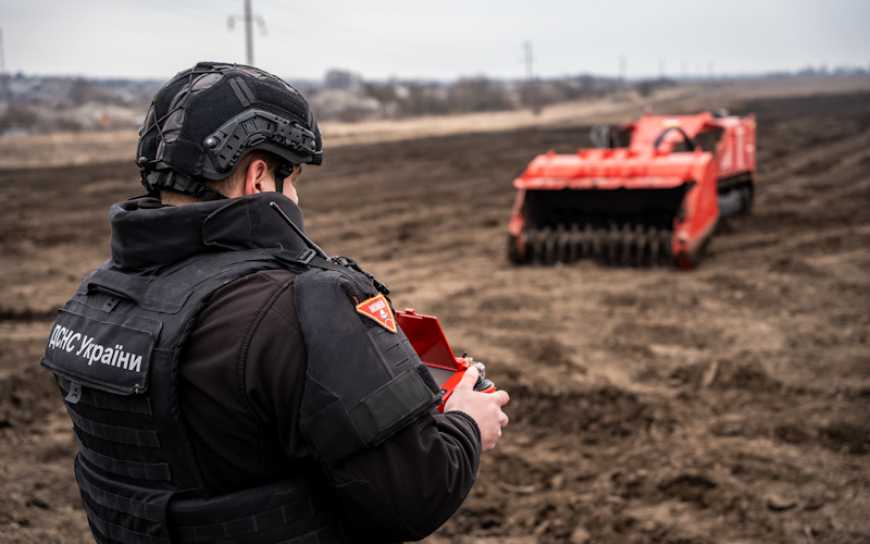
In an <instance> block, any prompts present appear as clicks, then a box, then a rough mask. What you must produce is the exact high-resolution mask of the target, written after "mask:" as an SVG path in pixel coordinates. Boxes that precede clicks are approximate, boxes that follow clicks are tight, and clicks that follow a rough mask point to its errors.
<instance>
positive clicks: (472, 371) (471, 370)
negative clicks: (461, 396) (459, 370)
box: [456, 366, 480, 389]
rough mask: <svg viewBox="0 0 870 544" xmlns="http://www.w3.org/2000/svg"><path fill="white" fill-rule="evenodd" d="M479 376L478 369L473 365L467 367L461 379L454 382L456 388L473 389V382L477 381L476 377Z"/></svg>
mask: <svg viewBox="0 0 870 544" xmlns="http://www.w3.org/2000/svg"><path fill="white" fill-rule="evenodd" d="M479 377H480V371H479V370H478V369H476V368H475V367H474V366H470V367H468V370H466V371H465V374H463V375H462V379H461V380H459V383H458V384H456V389H474V384H476V383H477V378H479Z"/></svg>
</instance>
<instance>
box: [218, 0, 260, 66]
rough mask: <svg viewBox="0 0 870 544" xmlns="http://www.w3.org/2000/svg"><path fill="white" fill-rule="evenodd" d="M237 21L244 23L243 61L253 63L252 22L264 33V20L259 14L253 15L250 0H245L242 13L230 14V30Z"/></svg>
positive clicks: (228, 24)
mask: <svg viewBox="0 0 870 544" xmlns="http://www.w3.org/2000/svg"><path fill="white" fill-rule="evenodd" d="M237 21H242V23H243V24H244V25H245V62H246V63H247V64H248V65H250V66H253V65H254V23H255V22H256V23H257V26H259V27H260V32H262V33H263V34H265V33H266V21H265V20H264V19H263V18H262V17H260V16H259V15H255V14H254V11H253V9H252V8H251V0H245V12H244V14H242V15H230V17H229V19H227V26H228V27H229V29H230V30H232V29H233V27H235V25H236V22H237Z"/></svg>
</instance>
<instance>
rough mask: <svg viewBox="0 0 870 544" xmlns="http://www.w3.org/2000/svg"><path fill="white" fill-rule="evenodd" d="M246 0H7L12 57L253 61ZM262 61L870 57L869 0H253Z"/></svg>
mask: <svg viewBox="0 0 870 544" xmlns="http://www.w3.org/2000/svg"><path fill="white" fill-rule="evenodd" d="M242 5H243V2H242V0H147V1H145V0H0V29H2V31H3V37H4V45H5V48H4V49H5V58H6V67H7V70H9V71H19V70H20V71H24V72H26V73H40V74H83V75H95V76H118V77H153V78H159V79H165V78H167V77H168V76H170V75H172V74H174V73H176V72H178V71H179V70H182V69H184V68H186V67H188V66H190V65H192V64H194V63H195V62H196V61H198V60H226V61H237V62H243V61H244V38H243V30H242V27H241V26H239V25H237V26H236V28H235V29H234V30H229V29H228V28H227V18H228V16H229V15H230V14H240V13H241V11H242ZM253 5H254V10H255V12H256V13H257V14H259V15H261V16H262V17H263V18H264V19H265V21H266V27H267V28H266V34H265V35H263V34H261V33H260V32H259V31H258V32H257V36H256V45H255V61H256V64H257V65H258V66H260V67H262V68H265V69H267V70H269V71H272V72H275V73H277V74H280V75H282V76H286V77H291V78H319V77H321V76H322V75H323V73H324V72H325V71H326V70H327V69H328V68H331V67H341V68H348V69H351V70H354V71H356V72H359V73H362V74H363V75H364V76H366V77H368V78H386V77H390V76H397V77H401V78H407V77H425V78H434V79H453V78H456V77H460V76H463V75H476V74H487V75H492V76H504V77H520V76H522V75H523V73H524V68H523V63H522V58H523V53H522V44H523V42H524V41H530V42H531V43H532V44H533V51H534V57H535V62H534V71H535V73H536V74H538V75H543V76H552V75H562V74H576V73H581V72H592V73H596V74H613V75H615V74H617V73H618V66H619V58H620V55H624V56H625V59H626V66H627V72H628V75H629V77H637V76H642V75H656V74H658V73H659V70H660V66H662V64H663V65H664V68H665V71H666V73H667V74H669V75H680V74H681V73H682V72H683V70H684V69H685V70H686V71H687V72H688V73H692V72H700V73H707V71H708V69H709V67H710V66H711V64H712V68H713V70H715V72H716V73H720V74H721V73H733V72H763V71H769V70H778V69H795V68H799V67H803V66H807V65H810V64H811V65H813V66H820V65H822V64H827V65H829V66H835V65H842V64H851V65H862V66H865V67H866V66H870V37H868V36H870V0H610V1H598V0H585V1H584V0H575V1H568V0H564V1H557V0H529V1H520V0H497V1H475V0H465V1H461V0H455V1H454V0H429V1H419V0H418V1H413V0H384V1H378V0H369V1H361V0H357V1H350V0H348V1H342V0H307V1H305V2H300V1H296V0H253Z"/></svg>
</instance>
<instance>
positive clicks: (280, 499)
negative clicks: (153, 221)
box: [42, 249, 439, 544]
mask: <svg viewBox="0 0 870 544" xmlns="http://www.w3.org/2000/svg"><path fill="white" fill-rule="evenodd" d="M278 268H285V269H289V270H291V271H293V272H295V273H297V274H298V276H297V280H296V281H297V286H298V287H297V294H296V296H297V301H298V309H299V310H298V311H299V317H300V323H301V324H302V328H303V333H304V334H305V336H306V339H305V342H306V346H307V351H308V353H309V355H308V364H307V371H306V378H307V379H308V381H307V382H306V392H305V396H304V398H303V403H302V413H301V420H302V425H303V430H304V431H305V432H306V434H307V435H308V436H309V437H310V439H311V441H312V444H313V446H314V450H315V451H316V452H317V454H318V457H319V460H320V461H321V462H324V463H331V462H335V461H337V460H340V459H342V458H344V457H346V456H348V455H350V454H352V453H354V452H356V451H358V450H360V449H362V448H365V447H370V446H372V445H375V444H377V443H378V442H380V441H382V440H384V439H385V438H387V437H388V436H389V435H390V434H391V433H394V432H395V431H396V430H397V429H400V428H401V427H402V426H404V425H407V424H408V423H409V422H410V421H412V420H413V419H415V418H416V417H418V416H419V415H420V414H421V413H423V412H424V411H427V410H431V409H432V408H433V406H435V405H436V404H437V403H438V401H439V395H438V387H437V385H436V384H435V383H434V381H433V380H432V379H431V376H429V374H428V372H427V371H426V370H425V367H423V366H422V365H421V364H420V362H419V359H418V358H417V357H416V355H415V354H414V352H413V349H412V348H411V346H410V343H409V342H408V340H407V338H405V336H404V335H403V334H402V333H401V330H399V331H398V333H397V334H390V335H387V336H385V335H384V334H383V332H384V331H383V329H382V328H380V327H377V326H374V327H373V326H371V325H369V324H367V323H366V322H365V320H364V319H362V318H360V316H359V315H356V314H355V313H353V311H352V309H353V305H352V303H353V302H354V301H356V300H357V299H360V300H363V299H365V298H368V297H370V296H372V294H374V293H377V288H376V287H375V285H376V283H374V282H373V279H372V278H371V276H368V275H367V274H365V273H362V272H361V271H359V270H358V269H354V268H352V267H348V266H343V264H342V263H341V262H336V261H333V260H325V259H322V258H320V257H317V256H315V255H314V252H313V251H311V250H308V249H305V250H301V251H292V250H283V249H249V250H243V251H224V252H217V253H214V252H213V253H203V254H198V255H195V256H193V257H190V258H188V259H185V260H183V261H182V262H179V263H177V264H175V265H172V266H170V267H167V268H165V269H160V270H159V271H157V272H154V273H151V274H140V273H128V272H123V271H121V270H119V269H117V268H115V267H114V266H113V265H111V263H107V264H106V265H104V266H103V267H101V268H100V269H98V270H97V271H95V272H93V273H92V274H91V275H90V276H88V277H86V278H85V280H84V281H83V282H82V284H81V286H80V287H79V289H78V291H77V292H76V294H75V296H74V297H73V298H72V299H71V300H70V301H69V302H67V304H66V305H65V306H64V307H63V308H62V309H61V310H60V311H59V315H58V317H57V319H56V320H55V322H54V324H53V326H52V329H51V335H50V338H49V342H48V346H47V348H46V351H45V356H44V358H43V362H42V364H43V366H45V367H47V368H48V369H50V370H51V371H52V372H53V373H54V374H55V375H56V377H57V380H58V383H59V384H60V386H61V389H62V392H63V395H64V402H65V404H66V407H67V410H68V412H69V415H70V418H71V419H72V421H73V424H74V431H75V436H76V440H77V442H78V449H79V452H78V455H77V456H76V460H75V475H76V480H77V482H78V484H79V486H80V489H81V495H82V501H83V505H84V508H85V510H86V512H87V517H88V521H89V523H90V525H91V529H92V531H93V533H94V536H95V538H96V540H97V542H98V543H99V544H104V543H115V542H121V543H127V544H163V543H167V544H168V543H174V542H181V543H187V542H220V543H235V542H246V543H266V542H269V543H272V542H281V543H287V544H290V543H293V544H303V543H305V544H307V543H309V542H310V543H328V542H345V541H346V540H347V539H346V537H345V536H344V535H343V532H342V530H341V523H340V520H339V519H338V518H337V517H336V516H335V514H334V513H333V512H331V509H330V507H329V505H323V504H320V503H318V499H317V496H318V489H317V482H310V481H306V479H305V478H300V479H299V480H295V481H283V482H276V483H274V484H271V485H269V486H264V487H258V488H252V489H248V490H243V491H240V492H236V493H232V494H229V495H222V496H216V497H215V496H208V495H207V493H206V492H205V490H204V488H203V478H202V475H201V472H200V468H199V467H198V466H197V463H196V459H195V456H194V454H193V448H192V446H191V442H190V438H189V436H188V432H187V430H186V427H185V423H184V421H183V419H182V414H181V409H180V402H179V397H178V375H179V364H180V363H181V361H180V360H179V359H180V356H182V355H183V348H184V344H185V340H186V338H187V336H188V334H189V332H190V330H191V328H192V326H193V324H194V320H195V318H196V316H197V314H198V312H199V311H200V310H201V309H202V308H203V306H204V305H205V303H206V302H207V301H208V298H209V296H210V295H211V294H212V293H213V292H214V291H215V290H216V289H218V288H220V287H222V286H224V285H227V284H228V283H230V282H232V281H234V280H236V279H239V278H241V277H243V276H245V275H248V274H252V273H255V272H258V271H261V270H268V269H278ZM348 307H349V308H351V311H350V312H347V313H346V315H345V314H343V313H342V312H346V308H348ZM336 319H339V320H345V321H343V322H342V323H341V326H339V327H336V325H335V321H334V320H336ZM323 331H330V333H329V334H324V333H323ZM331 331H337V333H336V334H338V335H339V337H335V336H334V335H333V333H332V332H331ZM276 341H280V339H276ZM355 358H356V359H359V358H369V362H368V363H366V365H363V368H368V370H367V371H365V372H363V373H362V374H354V373H355V372H356V371H355V367H354V366H353V364H348V361H351V363H352V362H353V360H354V359H355ZM372 361H373V362H374V364H372ZM309 382H314V383H316V384H317V387H308V385H307V384H308V383H309ZM319 485H321V486H322V485H324V483H323V482H320V484H319Z"/></svg>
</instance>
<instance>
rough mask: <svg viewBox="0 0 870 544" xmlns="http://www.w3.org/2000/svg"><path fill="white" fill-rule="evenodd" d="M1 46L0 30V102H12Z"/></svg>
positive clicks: (0, 33)
mask: <svg viewBox="0 0 870 544" xmlns="http://www.w3.org/2000/svg"><path fill="white" fill-rule="evenodd" d="M3 46H4V44H3V29H2V28H0V100H5V101H8V102H12V95H11V94H10V93H9V78H8V76H7V75H6V49H5V48H4V47H3Z"/></svg>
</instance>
